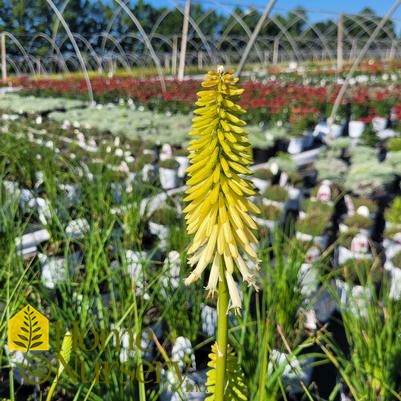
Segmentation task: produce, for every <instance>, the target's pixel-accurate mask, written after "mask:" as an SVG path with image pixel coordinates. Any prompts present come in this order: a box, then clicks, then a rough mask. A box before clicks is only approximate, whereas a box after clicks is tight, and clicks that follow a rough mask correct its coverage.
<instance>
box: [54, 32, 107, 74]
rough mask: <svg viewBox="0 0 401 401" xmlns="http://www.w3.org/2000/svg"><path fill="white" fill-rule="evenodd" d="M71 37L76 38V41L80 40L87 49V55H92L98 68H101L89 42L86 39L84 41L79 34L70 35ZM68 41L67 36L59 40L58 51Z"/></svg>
mask: <svg viewBox="0 0 401 401" xmlns="http://www.w3.org/2000/svg"><path fill="white" fill-rule="evenodd" d="M72 37H73V38H76V39H78V40H80V41H81V42H82V43H83V44H84V45H85V47H86V48H87V49H88V51H89V54H90V55H92V57H93V58H94V59H95V60H96V63H97V65H98V67H99V68H102V62H101V60H100V58H99V56H98V55H97V53H96V51H95V49H94V48H93V47H92V45H91V44H90V43H89V41H88V40H87V39H85V38H84V37H83V36H82V35H81V34H79V33H72ZM68 39H69V37H68V35H66V36H64V38H63V39H61V41H60V49H61V48H62V47H63V45H64V43H66V41H67V40H68Z"/></svg>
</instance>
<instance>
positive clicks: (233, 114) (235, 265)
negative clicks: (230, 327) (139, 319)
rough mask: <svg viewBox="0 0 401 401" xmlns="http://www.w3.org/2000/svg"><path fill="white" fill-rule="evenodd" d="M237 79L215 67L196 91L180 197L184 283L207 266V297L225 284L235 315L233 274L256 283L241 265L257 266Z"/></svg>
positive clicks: (238, 305)
mask: <svg viewBox="0 0 401 401" xmlns="http://www.w3.org/2000/svg"><path fill="white" fill-rule="evenodd" d="M237 81H238V79H237V78H234V77H233V73H232V72H224V68H223V67H221V66H220V67H218V69H217V71H216V72H209V73H208V74H207V75H206V78H205V81H204V82H203V83H202V88H203V89H202V90H200V91H199V92H198V93H197V95H198V101H197V102H196V103H195V104H196V106H197V108H196V110H195V111H194V115H195V116H194V117H193V119H192V131H191V132H190V135H191V136H192V137H193V139H192V141H191V143H190V144H189V146H188V150H189V152H190V154H189V160H190V163H191V165H190V166H189V167H188V169H187V174H188V181H187V185H188V186H189V188H188V189H187V191H186V194H185V197H184V200H185V201H186V202H187V205H186V207H185V208H184V213H185V220H186V222H187V231H188V233H189V234H190V235H192V236H193V240H192V244H191V246H190V248H189V249H188V256H189V263H190V265H191V266H192V267H194V270H193V272H192V273H191V274H190V275H189V277H187V279H186V280H185V284H187V285H188V284H190V283H192V282H194V281H196V280H198V279H199V278H200V277H201V274H202V273H203V271H204V270H205V269H206V267H207V266H208V265H211V270H210V274H209V279H208V284H207V287H206V289H207V290H208V295H213V294H214V293H215V292H216V290H217V286H218V283H219V281H221V280H226V281H227V286H228V292H229V296H230V299H231V301H230V306H231V307H232V308H234V309H235V310H236V311H238V310H239V309H240V308H241V296H240V293H239V289H238V287H237V286H236V284H235V282H234V278H233V274H234V271H235V270H237V271H238V272H239V273H240V274H241V277H242V278H243V279H244V281H246V282H247V283H248V284H249V285H255V283H254V275H253V274H252V268H250V267H247V262H246V261H249V263H250V264H251V265H252V266H256V268H257V267H258V259H257V255H256V252H255V251H254V249H253V245H254V244H255V243H256V238H255V235H254V234H253V232H252V230H254V229H256V224H255V222H254V220H253V219H252V217H251V216H250V214H251V213H258V212H259V210H258V208H257V207H256V206H255V205H254V204H252V203H251V202H250V201H249V200H248V199H247V197H248V196H251V195H254V194H255V190H254V187H253V185H252V183H251V182H250V181H249V180H248V179H247V178H246V177H245V176H247V175H250V174H251V173H252V170H251V169H250V168H249V166H250V164H252V152H251V148H250V143H249V140H248V138H247V133H246V131H245V129H244V128H243V127H244V126H245V125H246V123H245V122H244V121H243V120H242V119H241V117H240V116H241V115H242V114H243V113H245V110H244V109H243V108H242V107H241V106H239V105H237V104H236V103H235V100H236V98H237V97H238V95H240V94H241V93H242V92H243V89H241V88H239V87H238V85H237ZM241 255H246V258H245V259H244V258H243V257H242V256H241ZM221 269H223V270H221ZM221 271H223V272H224V274H223V273H221ZM255 287H256V286H255Z"/></svg>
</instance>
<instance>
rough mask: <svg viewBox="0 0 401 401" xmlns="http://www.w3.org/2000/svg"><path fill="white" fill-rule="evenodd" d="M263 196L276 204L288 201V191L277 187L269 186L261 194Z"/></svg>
mask: <svg viewBox="0 0 401 401" xmlns="http://www.w3.org/2000/svg"><path fill="white" fill-rule="evenodd" d="M263 196H264V197H265V198H266V199H270V200H273V201H276V202H285V201H286V200H287V199H288V191H287V190H286V189H285V188H283V187H280V186H279V185H271V186H270V187H268V188H267V189H266V191H265V192H264V193H263Z"/></svg>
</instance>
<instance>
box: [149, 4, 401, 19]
mask: <svg viewBox="0 0 401 401" xmlns="http://www.w3.org/2000/svg"><path fill="white" fill-rule="evenodd" d="M147 1H150V2H151V3H152V4H153V5H155V6H157V5H159V6H161V5H163V6H167V7H169V6H170V7H171V6H174V4H179V5H181V6H183V5H184V0H147ZM266 1H267V0H243V1H241V0H204V1H201V0H193V2H196V3H201V4H204V5H205V6H206V7H208V8H209V7H210V8H218V6H217V4H219V3H220V4H222V6H223V8H225V9H228V8H232V7H234V6H235V5H242V6H243V7H246V6H254V7H257V8H260V9H263V7H264V6H265V4H266ZM393 3H394V0H334V1H330V2H328V1H322V0H304V1H300V0H277V2H276V5H275V7H274V10H275V12H280V13H285V11H286V10H290V9H293V8H295V7H297V6H302V7H304V8H305V9H307V10H309V11H310V14H309V15H310V18H311V19H312V20H321V19H328V18H330V16H331V17H335V14H339V13H349V14H356V13H358V12H359V11H360V10H361V9H363V8H364V7H369V8H372V9H373V10H374V11H375V12H376V13H377V14H378V15H385V14H386V13H387V12H388V11H389V10H390V8H391V6H392V5H393ZM394 17H395V18H396V19H399V20H400V21H397V25H399V22H401V6H400V7H399V8H398V10H397V11H396V12H395V14H394Z"/></svg>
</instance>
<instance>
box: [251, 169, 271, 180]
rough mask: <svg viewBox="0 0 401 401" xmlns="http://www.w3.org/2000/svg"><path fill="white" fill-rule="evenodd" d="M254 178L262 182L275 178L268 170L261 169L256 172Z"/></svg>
mask: <svg viewBox="0 0 401 401" xmlns="http://www.w3.org/2000/svg"><path fill="white" fill-rule="evenodd" d="M253 177H254V178H259V179H261V180H270V179H271V178H272V177H273V173H272V172H271V170H270V169H268V168H259V169H257V170H255V172H254V173H253Z"/></svg>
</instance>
